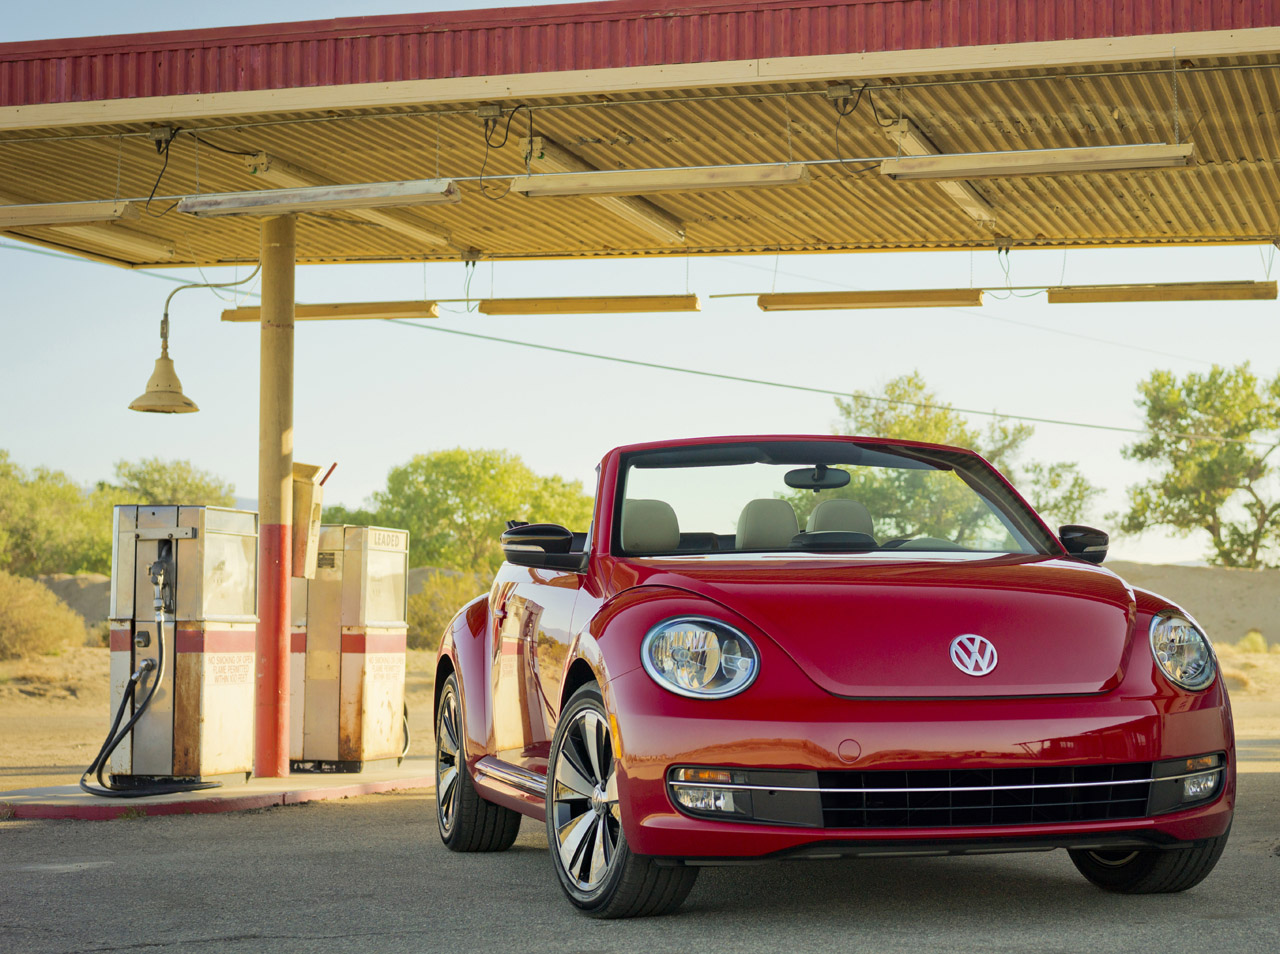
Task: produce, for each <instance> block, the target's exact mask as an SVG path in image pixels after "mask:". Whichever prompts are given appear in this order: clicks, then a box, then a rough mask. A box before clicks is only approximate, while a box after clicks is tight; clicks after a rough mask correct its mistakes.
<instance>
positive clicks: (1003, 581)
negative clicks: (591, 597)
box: [632, 556, 1136, 698]
mask: <svg viewBox="0 0 1280 954" xmlns="http://www.w3.org/2000/svg"><path fill="white" fill-rule="evenodd" d="M640 562H641V561H636V564H639V563H640ZM643 562H644V563H645V564H646V565H645V566H643V567H640V566H637V565H636V564H633V565H632V566H633V568H634V569H636V570H637V571H638V572H637V574H636V576H637V578H636V580H635V582H637V583H640V582H643V583H645V584H648V585H658V586H671V587H676V588H679V589H683V590H687V591H689V592H692V593H696V594H699V595H701V596H704V597H707V598H709V599H712V600H715V601H717V602H719V603H721V604H723V605H724V606H726V607H728V608H729V609H731V610H733V611H734V612H736V613H738V614H740V615H741V616H743V617H745V618H746V619H747V620H748V621H750V622H751V623H752V624H753V625H755V626H757V627H759V628H760V629H761V630H762V631H763V632H764V633H766V634H767V635H768V636H769V637H770V638H771V639H772V640H773V641H774V642H776V643H777V644H778V645H779V646H780V647H781V648H782V649H783V650H784V651H785V652H786V653H787V654H788V655H790V656H791V658H792V659H794V660H795V662H796V663H797V664H798V665H799V666H800V667H801V668H802V669H803V670H804V671H805V672H806V673H807V674H808V675H809V677H810V678H811V679H812V680H813V681H814V682H815V683H817V684H818V685H819V686H821V687H822V688H824V689H826V690H827V691H828V692H831V693H834V694H836V695H841V696H852V697H863V698H867V697H878V698H891V697H892V698H903V697H931V698H937V697H993V696H1036V695H1063V694H1079V693H1096V692H1105V691H1107V690H1109V689H1112V688H1114V687H1115V686H1116V685H1118V684H1119V682H1120V680H1121V678H1122V677H1123V675H1124V673H1123V660H1124V659H1125V651H1126V648H1127V646H1128V643H1129V640H1130V638H1131V636H1132V633H1133V624H1134V618H1135V614H1136V609H1135V603H1134V595H1133V592H1132V591H1131V590H1130V589H1129V587H1128V586H1127V585H1126V584H1125V582H1124V581H1123V580H1121V579H1120V578H1119V577H1117V576H1116V575H1115V574H1113V573H1111V572H1110V571H1109V570H1103V569H1101V568H1099V567H1095V566H1092V565H1090V564H1086V563H1080V562H1076V561H1068V560H1057V559H1052V558H1049V557H1026V556H1004V557H999V558H995V559H979V560H974V559H972V558H969V559H948V558H945V557H942V558H938V559H932V558H930V559H928V560H902V559H898V560H894V561H892V562H882V561H879V560H875V559H868V558H865V557H864V558H853V559H850V558H844V559H842V560H830V559H814V560H810V559H805V560H803V561H795V560H781V559H775V560H760V559H755V560H743V561H726V560H684V559H677V560H667V561H653V562H650V561H643ZM970 634H972V635H978V636H982V637H985V638H986V639H987V640H990V642H991V644H992V645H993V646H994V647H995V650H996V653H997V656H996V665H995V668H994V669H992V670H991V671H990V672H988V673H987V674H986V675H982V676H974V675H969V674H968V673H965V672H963V671H961V669H960V668H959V666H958V665H957V664H956V663H955V662H953V659H952V652H951V646H952V642H953V640H955V639H956V638H957V637H959V636H963V635H970Z"/></svg>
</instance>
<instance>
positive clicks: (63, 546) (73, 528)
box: [0, 451, 111, 576]
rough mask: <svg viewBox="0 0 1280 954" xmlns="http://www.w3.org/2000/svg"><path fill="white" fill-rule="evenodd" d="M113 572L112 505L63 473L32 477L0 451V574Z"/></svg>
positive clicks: (45, 470)
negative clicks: (5, 572)
mask: <svg viewBox="0 0 1280 954" xmlns="http://www.w3.org/2000/svg"><path fill="white" fill-rule="evenodd" d="M110 569H111V510H110V506H109V505H108V506H104V502H103V501H102V500H101V499H100V498H98V496H97V495H94V494H90V493H87V492H86V491H85V490H84V489H83V488H82V487H80V485H79V484H77V483H76V482H75V481H73V480H72V479H71V478H70V477H68V476H67V475H66V474H65V473H63V472H62V471H57V470H49V469H48V468H45V467H37V468H36V469H35V470H34V471H32V472H30V473H28V472H27V471H26V470H24V469H23V468H21V467H19V466H17V465H16V464H15V463H13V461H12V460H11V459H10V457H9V454H8V452H7V451H0V570H7V571H8V572H10V573H13V574H15V575H17V576H39V575H41V574H45V573H87V572H94V573H106V572H108V571H109V570H110Z"/></svg>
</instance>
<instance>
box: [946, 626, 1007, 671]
mask: <svg viewBox="0 0 1280 954" xmlns="http://www.w3.org/2000/svg"><path fill="white" fill-rule="evenodd" d="M998 660H999V657H998V656H997V655H996V648H995V646H993V645H992V644H991V640H989V639H987V638H986V637H985V636H975V635H974V634H973V633H966V634H965V635H964V636H957V637H956V638H955V639H953V640H951V661H952V662H953V663H955V664H956V668H957V669H959V670H960V671H961V672H962V673H964V674H965V675H966V676H985V675H986V674H987V673H989V672H991V670H993V669H995V668H996V662H997V661H998Z"/></svg>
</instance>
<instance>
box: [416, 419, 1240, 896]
mask: <svg viewBox="0 0 1280 954" xmlns="http://www.w3.org/2000/svg"><path fill="white" fill-rule="evenodd" d="M534 516H536V515H534ZM503 549H504V553H505V556H506V561H507V562H506V563H504V564H503V566H502V569H501V570H500V572H499V573H498V575H497V579H496V580H495V581H494V584H493V589H492V591H491V592H490V593H489V595H488V597H480V598H478V599H476V600H474V601H473V602H471V603H469V604H468V605H467V606H465V607H463V609H462V610H461V611H460V612H459V613H458V615H457V616H456V617H455V618H454V620H453V622H452V623H451V625H450V627H449V629H448V630H447V631H446V633H445V636H444V639H443V642H442V645H441V648H440V656H439V661H438V670H437V680H436V687H437V700H436V751H437V755H436V778H437V788H436V792H437V817H438V822H439V828H440V836H441V838H442V839H443V840H444V843H445V844H446V845H447V846H448V847H449V848H451V849H453V850H455V851H500V850H502V849H505V848H507V847H508V846H510V845H511V844H512V842H513V841H514V840H515V837H516V833H517V830H518V828H519V821H520V815H521V814H524V815H529V816H532V817H534V818H539V819H545V823H546V826H547V838H548V841H549V843H550V845H551V851H550V855H551V861H552V867H553V868H554V869H555V873H556V876H557V878H558V879H559V882H560V885H561V887H562V888H563V889H564V892H565V894H566V895H567V896H568V898H569V900H570V902H572V903H573V904H574V905H575V906H576V907H578V908H579V909H581V910H582V911H584V912H586V913H588V914H591V915H594V916H597V917H631V916H637V915H647V914H661V913H664V912H668V911H672V910H674V909H675V908H676V907H678V906H679V905H680V903H681V902H682V901H683V900H684V898H685V897H686V896H687V895H688V893H689V890H690V888H691V887H692V886H693V882H694V879H695V878H696V877H697V873H698V868H699V866H701V865H707V864H717V865H722V864H732V863H745V862H755V861H759V860H761V859H765V858H835V857H846V856H874V855H899V856H900V855H946V854H974V853H980V852H1006V851H1022V850H1025V851H1042V850H1048V849H1052V848H1066V849H1067V851H1068V854H1069V855H1070V857H1071V860H1072V861H1073V862H1074V863H1075V866H1076V867H1077V868H1078V869H1079V870H1080V872H1081V873H1082V874H1083V875H1084V876H1085V877H1086V878H1088V879H1089V880H1090V881H1092V882H1094V883H1095V884H1097V885H1099V886H1100V887H1102V888H1106V889H1108V890H1112V891H1122V892H1130V893H1150V892H1165V891H1182V890H1185V889H1187V888H1190V887H1191V886H1193V885H1195V884H1197V883H1198V882H1199V881H1200V880H1201V879H1203V878H1204V877H1205V876H1206V875H1207V874H1208V873H1209V872H1210V871H1211V870H1212V868H1213V866H1214V865H1215V864H1216V862H1217V860H1218V858H1219V856H1220V855H1221V854H1222V850H1223V847H1224V845H1225V844H1226V840H1227V834H1228V832H1229V830H1230V828H1231V817H1232V810H1233V805H1234V800H1235V749H1234V740H1233V733H1232V725H1231V710H1230V706H1229V703H1228V700H1227V692H1226V688H1225V687H1224V686H1223V684H1222V680H1221V679H1220V678H1219V676H1218V666H1217V662H1216V660H1215V657H1214V655H1213V650H1212V647H1211V646H1210V644H1209V641H1208V639H1207V638H1206V636H1205V635H1204V632H1203V630H1202V629H1201V628H1200V627H1199V626H1198V625H1197V624H1196V622H1195V621H1194V620H1193V619H1192V618H1191V617H1190V616H1189V615H1188V614H1187V613H1186V612H1184V611H1183V610H1181V609H1179V608H1178V607H1177V606H1175V605H1174V604H1172V603H1170V602H1169V601H1168V600H1165V599H1164V598H1162V597H1159V596H1156V595H1155V594H1153V593H1148V592H1145V591H1143V590H1139V589H1135V588H1133V587H1130V586H1129V585H1128V584H1126V583H1125V582H1124V580H1122V579H1120V578H1119V577H1118V576H1116V575H1115V574H1114V573H1111V572H1110V571H1108V570H1105V569H1102V568H1101V567H1099V566H1098V565H1097V564H1099V563H1101V562H1102V559H1103V557H1104V556H1105V555H1106V549H1107V537H1106V534H1104V533H1102V532H1100V531H1097V530H1092V529H1089V528H1087V527H1077V526H1068V527H1062V528H1061V529H1060V532H1059V533H1058V534H1056V535H1055V534H1054V533H1053V532H1052V531H1051V530H1050V529H1049V528H1048V527H1047V526H1046V525H1045V524H1044V522H1043V521H1042V520H1041V519H1040V518H1039V517H1038V516H1037V515H1036V513H1035V512H1034V511H1033V510H1032V509H1031V507H1030V506H1028V504H1027V503H1026V502H1025V501H1024V500H1023V499H1022V498H1021V497H1020V496H1019V495H1018V494H1017V492H1016V491H1014V489H1013V488H1012V487H1011V486H1010V485H1009V483H1008V482H1007V481H1006V480H1005V479H1004V478H1003V477H1002V476H1001V475H1000V474H999V473H997V472H996V471H995V469H993V468H992V467H991V466H990V465H989V464H988V463H987V462H986V461H984V460H983V459H982V458H981V457H979V456H978V455H976V454H974V453H972V452H971V451H967V450H962V449H960V448H955V447H944V446H939V445H932V444H920V443H914V442H909V441H893V440H872V439H865V438H846V437H722V438H708V439H702V440H682V441H670V442H665V443H655V444H637V445H633V446H629V447H621V448H617V449H616V450H613V451H610V452H609V453H608V454H607V455H606V456H605V458H604V460H603V461H602V462H601V464H600V468H599V487H598V491H597V494H596V499H595V517H594V521H593V523H592V527H591V529H590V531H588V532H586V533H574V532H571V531H570V530H568V529H566V528H564V527H559V526H555V525H550V524H519V523H516V522H514V521H513V523H512V525H511V528H510V529H509V530H508V531H507V532H506V533H505V534H504V535H503Z"/></svg>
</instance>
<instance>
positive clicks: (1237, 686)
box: [1222, 667, 1254, 692]
mask: <svg viewBox="0 0 1280 954" xmlns="http://www.w3.org/2000/svg"><path fill="white" fill-rule="evenodd" d="M1222 678H1223V679H1225V680H1226V681H1227V691H1228V692H1251V691H1252V690H1253V687H1254V683H1253V680H1252V679H1251V678H1249V675H1248V673H1243V672H1241V671H1240V670H1238V669H1227V668H1226V667H1223V670H1222Z"/></svg>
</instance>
